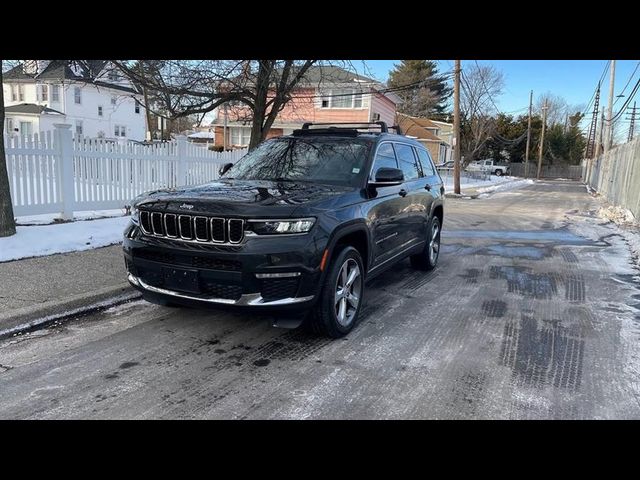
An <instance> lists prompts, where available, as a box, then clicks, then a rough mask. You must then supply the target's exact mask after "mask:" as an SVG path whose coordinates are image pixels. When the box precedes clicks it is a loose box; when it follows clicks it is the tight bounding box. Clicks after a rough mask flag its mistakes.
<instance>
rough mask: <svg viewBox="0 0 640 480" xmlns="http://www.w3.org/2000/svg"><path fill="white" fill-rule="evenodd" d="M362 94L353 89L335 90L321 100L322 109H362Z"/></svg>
mask: <svg viewBox="0 0 640 480" xmlns="http://www.w3.org/2000/svg"><path fill="white" fill-rule="evenodd" d="M362 105H363V99H362V93H356V90H354V89H353V88H337V89H334V90H331V92H330V93H329V95H328V96H327V97H325V98H323V99H322V108H362Z"/></svg>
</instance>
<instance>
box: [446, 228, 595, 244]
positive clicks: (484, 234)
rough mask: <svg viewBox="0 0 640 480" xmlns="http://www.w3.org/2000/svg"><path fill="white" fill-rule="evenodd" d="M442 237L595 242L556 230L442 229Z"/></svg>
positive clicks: (565, 231) (564, 242)
mask: <svg viewBox="0 0 640 480" xmlns="http://www.w3.org/2000/svg"><path fill="white" fill-rule="evenodd" d="M442 236H443V237H444V238H495V239H500V240H533V241H541V242H558V243H563V244H566V245H595V244H596V243H595V242H593V241H591V240H589V239H586V238H584V237H580V236H578V235H575V234H573V233H571V232H570V231H569V230H566V229H558V230H529V231H526V230H525V231H522V230H443V231H442Z"/></svg>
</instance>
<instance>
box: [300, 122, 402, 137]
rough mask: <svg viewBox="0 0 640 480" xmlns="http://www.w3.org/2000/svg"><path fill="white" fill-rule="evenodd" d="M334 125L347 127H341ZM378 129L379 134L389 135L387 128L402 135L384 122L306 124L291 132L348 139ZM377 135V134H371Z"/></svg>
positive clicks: (398, 129) (395, 127)
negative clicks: (345, 137) (364, 131)
mask: <svg viewBox="0 0 640 480" xmlns="http://www.w3.org/2000/svg"><path fill="white" fill-rule="evenodd" d="M319 125H321V126H325V125H326V127H324V128H309V127H311V126H319ZM336 125H349V127H342V126H336ZM376 127H377V128H380V132H379V133H389V128H392V129H394V130H395V131H396V133H397V134H398V135H402V131H401V130H400V127H399V126H397V125H393V126H392V127H387V124H386V122H382V121H378V122H327V123H312V122H306V123H304V124H303V125H302V128H301V129H297V130H294V131H293V135H294V136H306V135H343V136H348V137H357V136H358V135H359V134H360V133H362V132H359V131H358V130H362V129H367V130H369V129H372V128H376ZM371 133H378V132H371Z"/></svg>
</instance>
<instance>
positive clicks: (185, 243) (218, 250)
mask: <svg viewBox="0 0 640 480" xmlns="http://www.w3.org/2000/svg"><path fill="white" fill-rule="evenodd" d="M377 124H378V126H379V129H380V132H377V131H376V132H372V131H371V126H367V127H362V126H360V127H357V128H353V127H351V128H349V127H344V126H342V127H335V126H334V127H326V126H320V125H319V124H315V125H313V124H305V125H304V126H303V128H302V129H300V130H296V131H294V132H293V134H292V135H289V136H283V137H279V138H275V139H271V140H268V141H266V142H264V143H262V144H261V145H259V146H258V147H257V148H256V149H254V150H253V151H251V152H250V153H248V154H247V155H245V156H244V157H243V158H242V159H240V160H239V161H238V162H237V163H236V164H235V165H233V166H231V165H230V164H229V165H226V166H225V167H224V168H223V169H221V173H222V175H221V178H220V179H218V180H215V181H212V182H210V183H207V184H204V185H199V186H192V187H184V188H178V189H172V190H162V191H156V192H152V193H149V194H146V195H142V196H140V197H138V198H137V199H136V201H135V202H134V204H133V214H132V221H131V223H130V225H129V226H128V227H127V228H126V230H125V234H124V256H125V261H126V266H127V270H128V278H129V281H130V283H131V284H132V285H133V286H134V287H135V288H137V289H138V290H140V291H141V292H142V294H143V297H144V298H145V299H146V300H148V301H151V302H154V303H160V304H164V305H167V304H174V305H189V306H196V307H203V306H212V305H228V306H233V307H238V308H240V307H242V308H246V309H253V310H261V311H265V310H271V311H274V310H275V311H284V310H288V311H300V312H305V315H300V317H301V318H304V320H305V321H306V323H307V325H309V326H310V327H311V328H312V330H313V331H315V332H316V333H319V334H324V335H328V336H331V337H340V336H343V335H345V334H347V333H348V332H349V331H350V330H351V329H352V328H353V327H354V325H356V323H357V320H358V313H359V312H360V310H361V308H362V304H363V302H364V299H365V280H368V279H371V278H372V277H374V276H376V275H379V274H380V273H382V272H383V271H385V270H386V269H388V268H389V267H392V266H393V265H395V264H397V263H398V262H399V261H401V260H402V259H404V258H406V257H411V263H412V265H413V266H414V267H417V268H420V269H425V270H430V269H433V268H434V267H435V266H436V264H437V261H438V254H439V251H440V228H441V225H442V221H443V194H444V188H443V185H442V180H441V178H440V176H439V175H438V173H437V171H436V169H435V168H434V165H433V162H432V160H431V158H430V156H429V153H428V151H427V150H426V149H425V148H424V147H423V146H422V145H421V144H420V143H418V142H417V141H415V140H412V139H410V138H407V137H405V136H403V135H400V134H393V133H389V132H388V130H387V127H386V125H385V124H384V123H382V122H377ZM363 130H365V131H363ZM228 167H230V168H229V169H228V170H227V171H226V172H225V171H224V170H225V169H226V168H228Z"/></svg>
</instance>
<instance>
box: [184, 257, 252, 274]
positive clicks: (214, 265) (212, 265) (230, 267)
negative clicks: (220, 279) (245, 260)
mask: <svg viewBox="0 0 640 480" xmlns="http://www.w3.org/2000/svg"><path fill="white" fill-rule="evenodd" d="M191 266H192V267H196V268H208V269H210V270H226V271H229V272H239V271H240V270H242V264H241V263H240V262H237V261H235V260H223V259H221V258H208V257H191Z"/></svg>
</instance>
